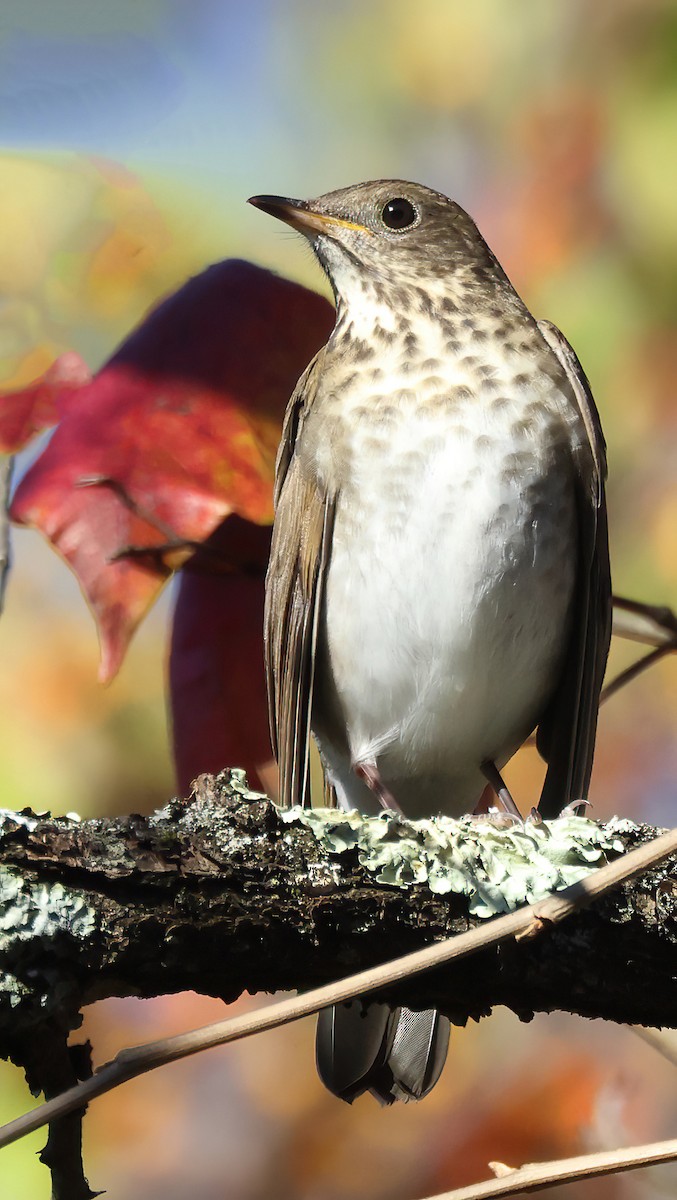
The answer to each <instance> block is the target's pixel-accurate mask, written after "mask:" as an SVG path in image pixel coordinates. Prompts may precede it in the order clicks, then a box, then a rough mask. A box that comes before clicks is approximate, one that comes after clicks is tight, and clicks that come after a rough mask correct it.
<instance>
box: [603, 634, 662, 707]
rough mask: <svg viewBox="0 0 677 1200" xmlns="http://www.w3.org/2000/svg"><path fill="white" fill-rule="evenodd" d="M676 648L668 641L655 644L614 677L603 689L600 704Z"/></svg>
mask: <svg viewBox="0 0 677 1200" xmlns="http://www.w3.org/2000/svg"><path fill="white" fill-rule="evenodd" d="M674 649H675V646H672V645H670V644H669V643H666V645H664V646H655V647H654V649H653V650H650V651H649V653H648V654H645V655H644V656H643V658H639V659H638V660H637V662H634V663H632V664H631V665H630V666H629V667H626V668H625V670H624V671H621V672H620V674H619V675H617V676H616V678H615V679H612V680H611V682H610V683H607V685H606V687H605V688H604V689H603V691H602V695H601V696H600V701H599V702H600V704H604V703H605V701H607V700H610V699H611V697H612V696H615V695H616V692H619V691H620V690H621V688H622V687H625V684H626V683H631V682H632V680H633V679H636V678H637V676H638V675H641V674H642V672H643V671H646V670H647V668H648V667H653V666H654V665H655V664H656V663H657V662H660V660H661V659H662V658H665V656H666V654H670V652H671V651H673V650H674Z"/></svg>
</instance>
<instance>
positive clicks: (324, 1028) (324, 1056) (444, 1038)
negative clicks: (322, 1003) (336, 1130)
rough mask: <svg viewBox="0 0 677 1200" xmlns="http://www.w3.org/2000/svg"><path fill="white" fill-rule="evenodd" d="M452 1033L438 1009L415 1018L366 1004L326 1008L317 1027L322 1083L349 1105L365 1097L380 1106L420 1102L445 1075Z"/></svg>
mask: <svg viewBox="0 0 677 1200" xmlns="http://www.w3.org/2000/svg"><path fill="white" fill-rule="evenodd" d="M449 1029H450V1026H449V1021H448V1020H447V1018H446V1017H443V1016H442V1015H441V1014H440V1013H438V1012H436V1011H435V1010H434V1009H431V1010H428V1011H427V1012H412V1011H411V1009H409V1008H389V1007H388V1005H387V1004H363V1003H362V1001H361V1000H353V1001H352V1002H351V1003H350V1004H339V1005H336V1006H335V1007H333V1008H325V1009H323V1010H322V1012H321V1013H320V1014H319V1016H318V1022H317V1069H318V1072H319V1076H320V1079H321V1080H322V1082H323V1084H324V1085H325V1087H326V1088H328V1089H329V1091H330V1092H333V1093H334V1095H335V1096H338V1097H339V1098H340V1099H341V1100H346V1101H347V1102H348V1104H352V1102H353V1100H355V1099H356V1097H357V1096H361V1095H362V1093H363V1092H366V1091H370V1092H371V1093H372V1095H373V1096H375V1097H376V1099H377V1100H379V1101H380V1102H381V1104H392V1103H393V1101H394V1100H421V1099H422V1098H423V1097H424V1096H427V1094H428V1092H429V1091H430V1090H431V1088H433V1087H434V1086H435V1084H436V1083H437V1080H438V1079H439V1077H440V1075H441V1073H442V1068H443V1066H444V1063H445V1059H446V1057H447V1049H448V1046H449Z"/></svg>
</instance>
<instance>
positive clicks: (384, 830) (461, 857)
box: [279, 808, 637, 917]
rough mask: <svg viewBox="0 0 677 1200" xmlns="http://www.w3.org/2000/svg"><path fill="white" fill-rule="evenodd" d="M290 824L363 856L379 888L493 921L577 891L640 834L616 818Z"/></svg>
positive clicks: (292, 816)
mask: <svg viewBox="0 0 677 1200" xmlns="http://www.w3.org/2000/svg"><path fill="white" fill-rule="evenodd" d="M279 815H280V819H281V820H282V821H284V822H285V823H288V824H293V823H300V824H302V825H305V826H307V828H309V829H311V830H312V831H313V833H314V835H315V837H316V838H317V840H318V842H319V844H320V845H321V846H322V848H323V849H324V850H325V851H326V852H327V853H330V854H342V853H343V852H345V851H346V850H351V849H353V850H356V851H357V857H358V860H359V862H360V864H361V865H362V866H363V867H364V868H365V870H367V871H370V872H371V873H372V874H374V876H375V877H376V879H377V880H378V882H379V883H387V884H391V885H392V886H393V887H400V888H406V887H410V886H411V885H412V884H425V885H427V886H428V887H429V888H430V890H431V892H436V893H438V894H442V895H444V894H445V893H447V892H455V893H457V894H459V895H462V896H467V897H468V908H469V911H470V913H471V914H472V915H473V916H476V917H493V916H495V915H496V914H497V913H504V912H509V911H511V910H512V909H514V908H517V907H518V906H519V905H520V904H533V903H534V902H535V901H536V900H541V899H543V897H545V896H547V895H548V894H549V893H550V892H553V891H558V890H559V889H561V888H565V887H568V886H569V885H570V884H572V883H577V882H578V881H579V880H580V879H583V878H584V877H585V876H586V875H590V874H591V872H592V871H594V870H595V868H596V867H599V866H602V865H603V864H604V863H605V862H607V861H608V860H609V859H610V858H615V857H617V856H618V855H620V854H622V853H623V851H624V848H625V847H624V843H623V840H622V837H621V834H623V833H628V832H632V831H633V830H635V829H636V828H637V826H636V825H634V824H633V823H632V822H631V821H627V820H622V819H619V818H617V817H614V818H612V820H611V821H608V822H607V823H606V824H605V825H598V824H597V822H595V821H590V820H588V819H587V818H586V817H574V816H569V817H560V818H559V819H558V820H556V821H544V822H542V823H541V824H533V823H531V822H529V821H527V822H525V823H524V824H523V825H521V824H518V823H514V824H512V825H509V826H507V827H500V826H498V825H497V824H495V823H492V822H491V821H490V820H486V821H483V820H481V819H478V818H471V817H461V818H460V820H453V819H452V818H450V817H432V818H431V819H429V820H425V821H404V820H402V819H401V818H400V817H399V816H398V815H396V814H394V813H388V812H384V813H381V814H380V815H379V816H377V817H365V816H363V815H362V814H361V813H359V812H355V811H353V812H341V811H340V810H337V809H327V808H289V809H280V810H279Z"/></svg>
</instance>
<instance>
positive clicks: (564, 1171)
mask: <svg viewBox="0 0 677 1200" xmlns="http://www.w3.org/2000/svg"><path fill="white" fill-rule="evenodd" d="M676 1158H677V1138H671V1139H670V1140H669V1141H667V1142H649V1143H647V1144H646V1145H644V1146H628V1147H627V1148H626V1149H624V1150H600V1151H598V1153H596V1154H580V1155H578V1156H577V1157H576V1158H559V1159H555V1160H554V1161H552V1162H544V1163H526V1165H525V1166H523V1167H517V1168H516V1169H514V1170H513V1169H511V1168H510V1167H505V1166H504V1165H503V1163H490V1164H489V1165H490V1167H491V1168H492V1170H495V1171H496V1174H497V1175H498V1178H497V1179H487V1180H486V1181H485V1182H484V1183H471V1184H470V1186H469V1187H462V1188H455V1189H454V1190H453V1191H451V1192H442V1193H440V1194H439V1195H437V1196H429V1197H428V1200H490V1198H491V1200H497V1198H498V1197H500V1196H518V1195H523V1194H524V1193H525V1192H537V1191H543V1190H544V1189H545V1188H551V1187H555V1186H556V1185H557V1184H559V1183H575V1182H576V1180H580V1179H596V1178H599V1176H600V1175H615V1174H617V1173H619V1172H620V1171H636V1170H638V1169H639V1168H640V1167H648V1166H653V1165H655V1164H656V1163H666V1162H672V1161H673V1160H674V1159H676Z"/></svg>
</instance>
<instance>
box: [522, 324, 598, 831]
mask: <svg viewBox="0 0 677 1200" xmlns="http://www.w3.org/2000/svg"><path fill="white" fill-rule="evenodd" d="M538 327H539V329H540V331H541V333H542V335H543V337H544V338H545V340H546V342H547V343H548V345H549V346H550V348H551V350H553V351H554V353H555V354H556V355H557V358H558V359H559V361H560V363H561V364H562V366H563V367H564V370H565V371H566V373H567V377H568V379H569V382H570V384H571V386H572V389H573V393H574V396H575V398H576V403H577V404H578V407H579V409H580V412H581V415H582V417H583V421H584V424H585V429H586V432H587V435H588V443H589V447H583V448H582V450H581V451H579V452H578V453H576V452H574V463H575V466H576V472H577V495H576V502H577V510H578V543H579V545H578V574H577V582H576V592H575V597H574V612H573V619H572V626H571V639H570V644H569V647H568V649H567V654H566V663H565V667H564V672H563V675H562V679H561V681H560V683H559V686H558V688H557V691H556V692H555V695H554V696H553V699H552V700H551V702H550V704H549V706H548V709H547V712H546V714H545V716H544V718H543V720H542V721H541V724H540V725H539V728H538V735H537V745H538V749H539V751H540V752H541V754H542V755H543V758H544V759H545V760H546V762H547V763H548V771H547V774H546V777H545V783H544V785H543V792H542V795H541V800H540V805H539V811H540V812H541V814H542V815H543V816H544V817H554V816H557V814H558V813H559V812H561V810H562V808H563V807H564V806H565V805H566V804H570V803H573V802H574V801H576V800H585V799H587V795H588V786H589V783H590V773H591V771H592V759H593V754H594V750H595V735H596V732H597V713H598V710H599V697H600V692H601V689H602V680H603V678H604V670H605V667H606V660H607V655H608V652H609V641H610V638H611V576H610V570H609V542H608V534H607V519H606V498H605V494H604V482H605V479H606V446H605V442H604V436H603V434H602V427H601V424H600V419H599V414H598V412H597V409H596V407H595V402H594V400H593V398H592V393H591V391H590V385H589V383H588V380H587V379H586V376H585V373H584V371H583V368H582V366H581V364H580V362H579V361H578V358H577V357H576V355H575V353H574V351H573V349H572V348H571V346H570V345H569V343H568V341H567V340H566V338H565V337H564V335H563V334H562V333H560V331H559V329H557V328H556V326H555V325H551V324H550V322H549V321H539V322H538Z"/></svg>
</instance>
